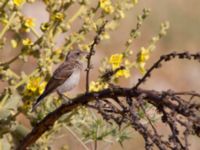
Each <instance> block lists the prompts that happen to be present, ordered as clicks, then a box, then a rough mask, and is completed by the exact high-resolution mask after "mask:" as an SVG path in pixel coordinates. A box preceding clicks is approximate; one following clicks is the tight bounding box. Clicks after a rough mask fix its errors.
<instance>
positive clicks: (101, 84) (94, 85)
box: [89, 81, 108, 92]
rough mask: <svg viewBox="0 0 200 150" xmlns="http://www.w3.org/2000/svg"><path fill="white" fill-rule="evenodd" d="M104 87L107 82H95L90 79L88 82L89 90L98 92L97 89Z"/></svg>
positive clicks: (106, 86)
mask: <svg viewBox="0 0 200 150" xmlns="http://www.w3.org/2000/svg"><path fill="white" fill-rule="evenodd" d="M106 88H108V84H107V83H104V82H99V81H97V82H94V81H92V82H90V88H89V91H91V92H98V91H100V90H102V89H106Z"/></svg>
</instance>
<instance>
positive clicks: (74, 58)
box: [32, 49, 87, 111]
mask: <svg viewBox="0 0 200 150" xmlns="http://www.w3.org/2000/svg"><path fill="white" fill-rule="evenodd" d="M86 54H87V52H84V51H81V50H79V49H77V50H72V51H70V52H68V54H67V56H66V58H65V61H64V62H63V63H62V64H61V65H60V66H59V67H58V68H57V69H56V70H55V71H54V73H53V75H52V77H51V78H50V80H49V81H48V83H47V85H46V87H45V90H44V92H43V93H42V94H41V95H40V96H39V97H38V99H37V100H36V102H35V103H34V104H33V107H32V111H33V110H35V108H36V107H37V106H38V105H39V104H40V102H41V101H42V99H43V98H44V97H46V96H47V95H49V94H50V93H52V92H54V91H57V92H58V94H59V95H62V93H64V92H67V91H70V90H72V89H73V88H74V87H75V86H76V85H77V84H78V83H79V79H80V73H81V70H82V68H83V63H82V62H81V61H80V58H81V57H83V56H85V55H86Z"/></svg>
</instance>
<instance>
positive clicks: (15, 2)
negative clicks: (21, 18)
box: [13, 0, 25, 6]
mask: <svg viewBox="0 0 200 150" xmlns="http://www.w3.org/2000/svg"><path fill="white" fill-rule="evenodd" d="M24 2H25V0H13V3H14V4H15V5H16V6H20V5H22V4H23V3H24Z"/></svg>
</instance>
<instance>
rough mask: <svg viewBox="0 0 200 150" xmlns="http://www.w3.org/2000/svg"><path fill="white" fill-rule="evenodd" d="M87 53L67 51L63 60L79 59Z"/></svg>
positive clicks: (78, 50) (77, 50)
mask: <svg viewBox="0 0 200 150" xmlns="http://www.w3.org/2000/svg"><path fill="white" fill-rule="evenodd" d="M87 54H88V53H87V52H85V51H81V50H80V49H76V50H72V51H69V52H68V54H67V56H66V58H65V60H69V59H73V60H77V59H81V58H82V57H84V56H86V55H87Z"/></svg>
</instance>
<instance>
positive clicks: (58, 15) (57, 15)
mask: <svg viewBox="0 0 200 150" xmlns="http://www.w3.org/2000/svg"><path fill="white" fill-rule="evenodd" d="M54 17H55V19H57V20H59V21H63V19H64V14H63V13H61V12H57V13H56V14H55V16H54Z"/></svg>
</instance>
